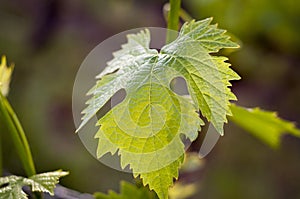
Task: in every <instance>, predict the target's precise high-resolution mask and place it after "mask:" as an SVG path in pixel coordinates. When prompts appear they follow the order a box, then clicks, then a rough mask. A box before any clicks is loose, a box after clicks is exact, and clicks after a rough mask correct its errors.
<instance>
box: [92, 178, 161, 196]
mask: <svg viewBox="0 0 300 199" xmlns="http://www.w3.org/2000/svg"><path fill="white" fill-rule="evenodd" d="M94 197H95V199H132V198H135V199H157V196H156V194H155V193H154V192H152V191H149V190H148V189H147V188H146V187H137V186H135V185H133V184H130V183H128V182H125V181H122V182H121V190H120V194H117V193H116V192H114V191H109V192H108V194H104V193H100V192H97V193H95V194H94Z"/></svg>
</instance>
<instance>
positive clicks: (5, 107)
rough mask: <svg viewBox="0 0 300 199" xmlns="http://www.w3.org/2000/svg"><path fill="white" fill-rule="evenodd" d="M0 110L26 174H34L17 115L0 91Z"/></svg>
mask: <svg viewBox="0 0 300 199" xmlns="http://www.w3.org/2000/svg"><path fill="white" fill-rule="evenodd" d="M0 111H1V112H2V114H3V119H4V122H5V123H6V125H7V127H8V130H9V131H10V134H11V136H12V139H13V142H14V144H15V147H16V149H17V153H18V154H19V157H20V159H21V162H22V164H23V167H24V170H25V172H26V175H27V176H29V177H30V176H32V175H35V174H36V171H35V166H34V162H33V159H32V155H31V151H30V147H29V144H28V141H27V138H26V135H25V133H24V130H23V128H22V126H21V123H20V121H19V119H18V117H17V115H16V114H15V112H14V111H13V109H12V107H11V105H10V104H9V102H8V100H7V99H6V97H4V96H3V95H2V93H0Z"/></svg>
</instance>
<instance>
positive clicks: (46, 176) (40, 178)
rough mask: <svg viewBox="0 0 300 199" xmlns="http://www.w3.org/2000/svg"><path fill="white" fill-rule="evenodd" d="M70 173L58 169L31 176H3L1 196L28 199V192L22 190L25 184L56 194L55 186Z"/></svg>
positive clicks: (37, 189)
mask: <svg viewBox="0 0 300 199" xmlns="http://www.w3.org/2000/svg"><path fill="white" fill-rule="evenodd" d="M68 174H69V173H68V172H65V171H61V170H58V171H53V172H47V173H42V174H37V175H33V176H31V177H29V178H24V177H19V176H14V175H12V176H7V177H1V178H0V187H1V188H0V198H7V199H27V198H28V197H27V195H26V193H25V192H24V191H23V190H22V187H23V186H30V187H31V189H32V191H33V192H36V191H37V192H46V193H49V194H50V195H54V188H55V185H56V184H57V183H58V182H59V178H61V177H63V176H66V175H68Z"/></svg>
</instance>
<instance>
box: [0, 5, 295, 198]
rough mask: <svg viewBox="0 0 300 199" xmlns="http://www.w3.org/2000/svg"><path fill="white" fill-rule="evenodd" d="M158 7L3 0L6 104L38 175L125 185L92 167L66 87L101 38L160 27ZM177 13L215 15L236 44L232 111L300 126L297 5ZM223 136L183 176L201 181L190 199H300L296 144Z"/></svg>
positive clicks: (97, 187)
mask: <svg viewBox="0 0 300 199" xmlns="http://www.w3.org/2000/svg"><path fill="white" fill-rule="evenodd" d="M165 2H166V1H163V0H153V1H145V0H111V1H105V0H99V1H92V0H86V1H79V0H26V1H21V0H10V1H3V0H2V1H1V3H0V25H1V31H0V54H6V55H7V57H8V58H9V59H11V60H13V61H14V63H15V65H16V67H15V72H14V77H13V79H12V82H11V86H10V87H11V88H13V89H11V91H10V96H9V98H10V101H11V102H12V104H13V106H14V108H15V110H16V112H17V113H18V115H19V117H20V120H21V122H22V124H23V125H24V128H25V131H26V133H27V136H28V139H29V142H30V143H31V145H32V153H33V156H34V159H35V161H36V165H37V170H38V172H43V171H47V170H52V169H55V168H62V169H64V170H69V171H70V176H68V177H66V178H65V179H62V184H63V185H65V186H68V187H70V188H74V189H76V190H78V191H82V192H94V191H102V192H106V190H108V189H114V190H117V189H118V187H119V181H120V179H123V180H128V181H132V177H131V174H123V173H120V172H118V171H115V170H113V169H110V168H107V167H105V166H103V165H102V164H101V163H99V162H98V161H97V160H95V159H94V158H93V157H92V156H91V155H90V154H89V153H88V152H87V151H86V149H85V148H84V146H83V145H82V144H81V142H80V140H79V138H78V137H77V136H76V135H75V134H74V131H75V127H74V125H73V120H72V108H71V104H72V99H71V96H72V88H73V81H74V79H75V76H76V72H77V70H78V68H79V66H80V63H81V62H82V60H83V59H84V57H85V56H86V55H87V54H88V53H89V51H90V50H92V49H93V48H94V47H95V46H96V45H98V43H100V42H101V41H103V40H104V39H105V38H107V37H109V36H112V35H114V34H116V33H119V32H120V31H123V30H126V29H130V28H135V27H141V26H160V27H164V26H165V22H164V18H163V14H162V7H163V4H164V3H165ZM183 7H184V8H185V10H187V11H188V12H189V13H190V14H191V15H192V16H193V17H194V18H196V19H202V18H206V17H209V16H212V17H214V22H218V23H219V26H220V27H221V28H225V29H227V30H228V31H229V32H231V33H233V34H234V35H235V36H236V37H237V38H239V39H240V40H241V41H242V42H243V45H242V48H241V50H240V51H237V52H234V53H232V54H230V60H232V61H231V63H232V65H233V67H234V68H235V70H236V71H238V73H239V74H240V75H241V76H242V78H243V80H242V81H240V82H239V83H237V84H234V87H233V88H234V93H235V94H236V95H237V96H238V98H239V104H241V105H245V106H261V107H262V108H264V109H269V110H274V111H275V110H276V111H278V112H279V114H280V115H281V116H282V117H283V118H285V119H288V120H292V121H295V122H297V123H298V124H299V123H300V106H299V101H300V92H299V91H300V79H299V75H300V37H299V35H300V24H299V23H300V21H299V19H300V16H299V15H300V1H297V0H284V1H283V0H243V1H242V0H186V1H183ZM11 60H8V63H10V62H11ZM1 128H2V127H1ZM225 132H226V134H225V136H223V137H222V138H221V139H220V140H219V143H218V144H217V146H216V147H215V148H214V150H213V151H212V153H210V154H209V156H208V157H207V161H206V166H205V169H204V170H203V171H201V172H199V173H197V174H194V175H192V176H188V177H187V179H191V178H193V179H194V178H196V179H197V180H198V181H200V185H199V186H198V187H197V192H198V196H195V197H191V198H222V199H227V198H228V199H229V198H230V199H232V198H243V199H253V198H256V199H267V198H272V199H285V198H300V191H299V180H300V173H299V168H300V156H299V150H300V141H299V139H296V138H292V137H289V136H286V137H284V138H283V140H282V147H281V149H279V150H278V151H276V152H274V151H272V150H270V149H269V148H268V147H266V146H265V145H263V144H261V143H260V142H259V141H258V140H256V139H255V138H253V137H251V136H250V135H247V134H245V133H242V132H241V130H240V129H239V128H236V127H235V126H234V125H230V126H227V129H226V130H225ZM4 136H6V135H4ZM3 139H4V140H5V142H4V143H3V144H4V145H5V149H4V150H5V151H6V153H5V154H4V166H5V168H6V171H9V172H11V173H14V174H23V172H24V171H23V170H22V169H21V165H20V162H19V160H18V159H17V158H16V157H17V156H16V154H15V152H14V151H13V150H11V145H12V143H11V142H10V140H9V139H8V138H7V139H6V138H5V137H4V138H3ZM83 174H84V175H85V177H84V178H83V177H82V175H83ZM108 179H109V180H108ZM182 179H185V178H184V177H182ZM179 180H181V179H179ZM187 181H188V180H187Z"/></svg>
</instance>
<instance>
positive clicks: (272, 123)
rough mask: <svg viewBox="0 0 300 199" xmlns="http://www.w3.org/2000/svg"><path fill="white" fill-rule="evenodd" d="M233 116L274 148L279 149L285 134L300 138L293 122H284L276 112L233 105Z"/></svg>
mask: <svg viewBox="0 0 300 199" xmlns="http://www.w3.org/2000/svg"><path fill="white" fill-rule="evenodd" d="M230 108H231V111H232V113H233V116H232V117H230V119H231V120H232V121H233V122H234V123H236V124H237V125H239V126H240V127H242V128H244V129H245V130H247V131H249V132H250V133H251V134H252V135H253V136H255V137H257V138H258V139H260V140H261V141H263V142H264V143H266V144H268V145H269V146H270V147H272V148H278V147H279V145H280V138H281V136H282V135H284V134H285V133H289V134H291V135H294V136H297V137H300V130H299V129H297V128H296V127H295V125H294V124H293V123H292V122H288V121H286V120H283V119H281V118H279V117H278V116H277V114H276V113H275V112H269V111H264V110H261V109H259V108H253V109H247V108H244V107H240V106H237V105H235V104H232V105H231V107H230Z"/></svg>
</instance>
